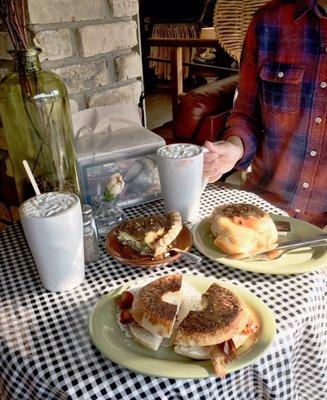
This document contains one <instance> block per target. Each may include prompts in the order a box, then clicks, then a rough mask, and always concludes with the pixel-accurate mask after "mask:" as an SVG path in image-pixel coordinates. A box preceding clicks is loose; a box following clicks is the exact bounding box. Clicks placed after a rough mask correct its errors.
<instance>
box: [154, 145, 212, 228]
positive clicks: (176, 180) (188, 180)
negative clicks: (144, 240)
mask: <svg viewBox="0 0 327 400" xmlns="http://www.w3.org/2000/svg"><path fill="white" fill-rule="evenodd" d="M206 151H207V149H205V148H203V147H200V146H197V145H194V144H184V143H178V144H171V145H168V146H164V147H161V148H160V149H159V150H158V151H157V163H158V170H159V177H160V185H161V193H162V196H163V200H164V205H165V209H166V211H168V212H169V211H172V210H178V211H179V213H180V215H181V217H182V219H183V220H184V221H188V222H192V221H194V220H195V219H196V218H197V217H198V214H199V209H200V197H201V193H202V191H203V190H204V188H205V186H206V184H207V180H206V179H204V178H203V176H202V175H203V154H204V153H205V152H206Z"/></svg>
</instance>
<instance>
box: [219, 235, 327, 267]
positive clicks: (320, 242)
mask: <svg viewBox="0 0 327 400" xmlns="http://www.w3.org/2000/svg"><path fill="white" fill-rule="evenodd" d="M308 246H309V247H323V246H327V234H326V233H323V234H320V235H317V236H312V237H311V238H303V239H296V240H289V241H287V242H284V243H282V244H280V245H279V246H278V247H276V248H275V249H272V250H268V251H264V252H263V253H259V254H254V255H250V256H249V255H247V254H245V253H243V254H244V255H243V254H231V255H228V256H227V257H226V258H228V259H232V260H256V261H258V260H262V261H267V260H276V259H278V258H280V257H281V256H282V255H283V254H284V253H286V252H288V251H290V250H295V249H300V248H302V247H308Z"/></svg>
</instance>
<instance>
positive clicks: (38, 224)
mask: <svg viewBox="0 0 327 400" xmlns="http://www.w3.org/2000/svg"><path fill="white" fill-rule="evenodd" d="M19 213H20V217H21V222H22V226H23V230H24V233H25V237H26V240H27V243H28V245H29V248H30V250H31V253H32V256H33V258H34V261H35V264H36V267H37V270H38V273H39V275H40V278H41V281H42V284H43V286H44V287H45V288H46V289H48V290H50V291H51V292H62V291H66V290H70V289H73V288H75V287H76V286H78V285H79V284H80V283H81V282H82V281H83V279H84V274H85V266H84V241H83V221H82V211H81V204H80V200H79V198H78V196H76V195H75V194H72V193H64V192H49V193H44V194H41V195H40V196H35V197H32V198H30V199H28V200H26V201H25V202H24V203H23V204H22V205H21V206H20V209H19Z"/></svg>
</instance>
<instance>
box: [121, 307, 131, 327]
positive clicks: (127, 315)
mask: <svg viewBox="0 0 327 400" xmlns="http://www.w3.org/2000/svg"><path fill="white" fill-rule="evenodd" d="M133 321H134V318H133V315H132V313H131V312H130V311H129V310H122V311H121V312H120V322H121V323H122V324H124V325H125V324H130V323H131V322H133Z"/></svg>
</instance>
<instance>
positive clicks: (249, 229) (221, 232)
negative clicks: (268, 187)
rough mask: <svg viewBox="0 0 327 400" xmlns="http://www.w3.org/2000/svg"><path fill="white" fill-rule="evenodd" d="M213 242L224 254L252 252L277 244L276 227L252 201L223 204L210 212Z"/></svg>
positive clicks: (247, 253) (249, 253) (256, 252)
mask: <svg viewBox="0 0 327 400" xmlns="http://www.w3.org/2000/svg"><path fill="white" fill-rule="evenodd" d="M210 227H211V232H212V234H213V236H214V238H215V239H214V242H213V243H214V245H215V246H216V247H218V248H219V249H220V250H222V251H223V252H225V253H227V254H244V255H248V256H250V255H254V254H258V253H262V252H264V251H268V250H272V249H273V248H275V247H276V246H277V240H278V232H277V228H276V226H275V224H274V222H273V220H272V219H271V218H270V216H269V214H268V213H266V212H265V211H263V210H261V209H260V208H259V207H256V206H254V205H252V204H244V203H240V204H225V205H222V206H218V207H216V208H215V209H214V210H213V212H212V214H211V223H210Z"/></svg>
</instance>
